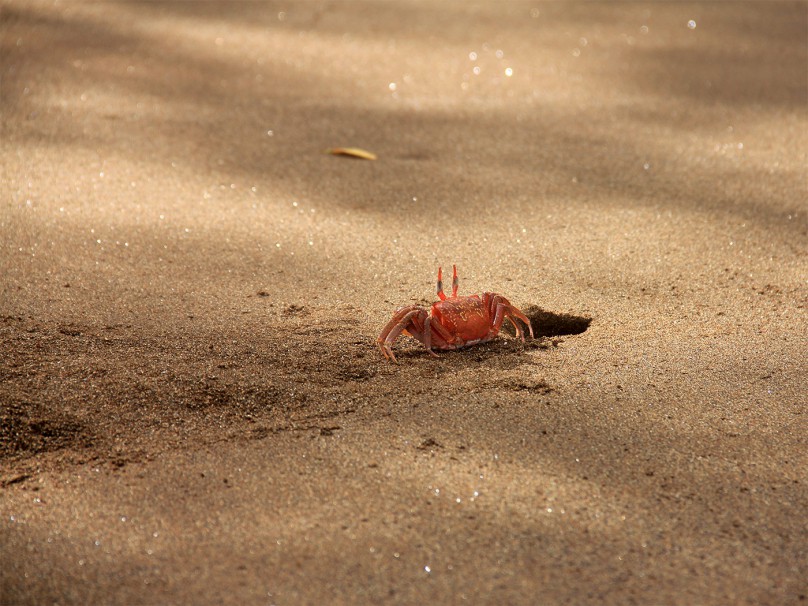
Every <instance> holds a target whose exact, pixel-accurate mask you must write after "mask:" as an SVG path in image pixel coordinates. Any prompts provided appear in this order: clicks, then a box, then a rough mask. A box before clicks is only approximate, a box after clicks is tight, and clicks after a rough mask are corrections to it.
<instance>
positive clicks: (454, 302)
mask: <svg viewBox="0 0 808 606" xmlns="http://www.w3.org/2000/svg"><path fill="white" fill-rule="evenodd" d="M452 270H453V276H452V296H451V297H447V296H446V294H444V292H443V280H442V273H441V268H440V267H439V268H438V296H439V297H440V301H435V302H434V303H433V304H432V316H430V315H429V313H428V312H427V311H426V310H425V309H424V308H423V307H419V306H418V305H408V306H406V307H402V308H400V309H397V310H396V312H395V313H394V314H393V318H392V320H390V321H389V322H388V323H387V326H385V327H384V329H383V330H382V333H381V334H380V335H379V338H378V339H376V343H377V344H378V345H379V349H381V350H382V354H383V355H384V357H385V358H386V359H387V360H392V361H393V362H395V361H396V357H395V356H394V355H393V348H392V346H393V343H394V342H395V340H396V339H397V338H398V336H399V335H400V334H401V333H404V334H405V335H410V336H411V337H414V338H415V339H417V340H419V341H420V342H421V343H423V344H424V347H426V350H427V351H428V352H429V353H430V354H432V355H433V356H435V357H437V354H436V353H435V352H434V351H432V349H433V348H435V349H458V348H460V347H465V346H466V345H474V344H476V343H485V342H486V341H490V340H491V339H493V338H494V337H496V336H497V334H499V329H500V327H501V326H502V322H503V321H504V320H505V318H507V319H508V320H509V321H510V323H511V324H513V325H514V327H515V328H516V336H517V337H519V338H520V339H522V341H523V342H524V340H525V331H524V330H523V329H522V327H521V326H519V324H518V323H517V322H516V318H518V319H520V320H521V321H522V322H524V323H525V324H526V325H527V328H528V330H529V331H530V336H531V338H532V337H533V327H532V326H531V325H530V320H529V319H528V317H527V316H525V314H523V313H522V312H521V311H519V310H518V309H516V308H515V307H514V306H513V305H511V303H510V301H508V299H506V298H505V297H503V296H502V295H498V294H496V293H493V292H485V293H483V296H482V298H480V295H471V296H468V297H458V296H457V285H458V282H457V267H455V266H454V265H453V266H452Z"/></svg>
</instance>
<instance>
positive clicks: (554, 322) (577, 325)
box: [502, 305, 592, 339]
mask: <svg viewBox="0 0 808 606" xmlns="http://www.w3.org/2000/svg"><path fill="white" fill-rule="evenodd" d="M522 313H524V314H525V315H526V316H527V317H528V318H530V323H531V324H532V325H533V336H534V337H535V338H536V339H541V338H542V337H561V336H566V335H580V334H581V333H583V332H586V329H587V328H589V325H590V324H591V323H592V318H589V317H587V316H576V315H573V314H563V313H555V312H553V311H547V310H546V309H542V308H541V307H538V306H537V305H528V306H527V307H525V308H524V309H523V310H522ZM502 328H503V330H505V331H507V332H508V333H509V334H511V335H514V334H515V333H514V330H513V327H512V326H510V325H507V326H506V324H503V325H502Z"/></svg>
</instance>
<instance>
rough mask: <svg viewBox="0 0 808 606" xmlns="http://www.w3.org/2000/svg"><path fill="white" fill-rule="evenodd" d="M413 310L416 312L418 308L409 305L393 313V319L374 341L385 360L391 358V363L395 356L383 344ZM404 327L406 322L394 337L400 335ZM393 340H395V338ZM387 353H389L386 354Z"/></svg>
mask: <svg viewBox="0 0 808 606" xmlns="http://www.w3.org/2000/svg"><path fill="white" fill-rule="evenodd" d="M413 310H418V306H416V305H409V306H407V307H402V308H401V309H397V310H396V311H395V313H394V314H393V317H392V318H391V319H390V321H389V322H388V323H387V324H386V325H385V327H384V328H383V329H382V332H381V333H380V334H379V337H378V338H377V339H376V344H377V345H378V346H379V349H381V351H382V354H383V355H384V357H385V359H387V360H389V359H390V357H391V356H392V358H393V361H395V359H396V358H395V356H393V352H392V350H391V349H390V348H389V347H388V346H387V345H386V344H385V342H386V340H387V338H388V336H389V335H390V333H391V332H392V331H393V330H394V329H395V328H397V327H398V325H399V324H401V323H402V320H403V319H404V317H405V316H407V314H409V313H411V312H412V311H413ZM405 326H406V322H404V325H403V326H402V328H401V330H399V332H398V333H397V334H396V337H397V336H398V335H399V334H401V331H402V330H404V327H405ZM393 340H395V338H394V339H393ZM388 351H389V353H388Z"/></svg>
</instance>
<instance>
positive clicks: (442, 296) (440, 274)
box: [438, 267, 446, 301]
mask: <svg viewBox="0 0 808 606" xmlns="http://www.w3.org/2000/svg"><path fill="white" fill-rule="evenodd" d="M438 296H439V297H440V300H441V301H445V300H446V294H445V293H444V292H443V268H441V267H438Z"/></svg>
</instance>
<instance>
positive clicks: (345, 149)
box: [325, 147, 376, 160]
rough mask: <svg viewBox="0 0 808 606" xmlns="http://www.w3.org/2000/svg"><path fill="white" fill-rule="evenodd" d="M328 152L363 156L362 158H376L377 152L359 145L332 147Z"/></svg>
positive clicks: (336, 154)
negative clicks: (360, 147)
mask: <svg viewBox="0 0 808 606" xmlns="http://www.w3.org/2000/svg"><path fill="white" fill-rule="evenodd" d="M325 153H327V154H331V155H332V156H351V157H352V158H361V159H362V160H375V159H376V154H374V153H373V152H369V151H366V150H364V149H359V148H358V147H332V148H331V149H327V150H326V152H325Z"/></svg>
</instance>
